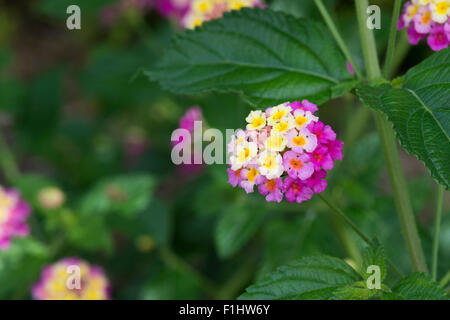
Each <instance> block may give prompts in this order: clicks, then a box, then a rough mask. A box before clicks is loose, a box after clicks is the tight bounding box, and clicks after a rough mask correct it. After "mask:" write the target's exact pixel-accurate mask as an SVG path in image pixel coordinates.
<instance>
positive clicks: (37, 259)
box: [0, 236, 50, 299]
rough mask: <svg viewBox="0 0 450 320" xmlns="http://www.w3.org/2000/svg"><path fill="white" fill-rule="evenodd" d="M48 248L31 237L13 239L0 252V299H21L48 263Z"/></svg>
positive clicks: (28, 291)
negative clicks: (7, 247) (8, 246)
mask: <svg viewBox="0 0 450 320" xmlns="http://www.w3.org/2000/svg"><path fill="white" fill-rule="evenodd" d="M49 259H50V255H49V252H48V248H47V247H46V246H45V245H43V244H42V243H40V242H38V241H37V240H35V239H33V238H32V237H31V236H28V237H25V238H15V239H14V240H13V241H12V243H11V247H10V248H9V249H8V250H3V251H2V250H0V283H1V286H0V299H11V298H12V299H23V298H24V297H25V296H27V295H28V294H29V293H30V287H31V286H32V285H33V283H34V282H36V281H37V280H38V279H39V275H40V273H41V271H42V268H43V266H44V265H45V264H46V263H48V262H49Z"/></svg>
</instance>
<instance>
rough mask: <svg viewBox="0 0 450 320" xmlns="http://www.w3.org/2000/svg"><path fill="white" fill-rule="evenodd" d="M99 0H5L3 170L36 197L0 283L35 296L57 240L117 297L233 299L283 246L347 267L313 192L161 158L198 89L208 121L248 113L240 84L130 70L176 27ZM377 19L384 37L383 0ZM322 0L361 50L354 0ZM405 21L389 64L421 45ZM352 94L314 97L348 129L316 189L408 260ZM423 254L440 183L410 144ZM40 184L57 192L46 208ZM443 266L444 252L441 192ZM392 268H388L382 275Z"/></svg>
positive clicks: (0, 41) (375, 150) (350, 245)
mask: <svg viewBox="0 0 450 320" xmlns="http://www.w3.org/2000/svg"><path fill="white" fill-rule="evenodd" d="M114 2H115V1H112V0H111V1H110V0H95V1H92V0H79V1H67V0H36V1H25V0H16V1H8V0H6V1H5V0H4V1H0V130H1V132H2V135H3V136H4V137H5V141H6V143H7V145H8V146H9V148H10V149H11V150H12V153H13V155H14V158H15V162H16V163H17V165H18V168H19V169H20V176H18V177H16V178H15V179H14V183H11V181H9V180H8V172H6V174H5V171H4V170H3V171H2V174H1V176H0V182H1V185H3V186H8V187H14V188H17V189H19V190H20V191H21V193H22V195H23V197H24V198H25V199H26V200H27V201H28V202H30V203H31V204H32V205H33V213H32V217H31V218H30V219H29V223H30V225H31V229H32V234H31V235H30V236H28V237H26V238H22V239H15V240H14V241H13V245H12V246H11V248H10V249H9V250H8V251H0V299H13V298H14V299H27V298H30V287H31V285H32V284H33V283H34V282H36V281H37V280H38V279H39V277H40V273H41V270H42V267H43V266H44V265H46V264H48V263H52V262H55V261H57V260H58V259H60V258H63V257H67V256H78V257H81V258H82V259H84V260H86V261H88V262H90V263H93V264H98V265H101V266H102V267H104V269H105V271H106V274H107V276H108V278H109V279H110V281H111V285H112V298H113V299H205V298H208V299H234V298H236V297H237V296H238V295H240V294H241V293H242V292H243V290H244V289H245V287H246V286H248V285H249V284H251V283H253V282H254V281H256V280H257V279H259V278H260V277H261V276H263V275H264V274H266V273H267V272H269V271H272V270H274V269H275V268H276V267H277V266H280V265H282V264H285V263H286V262H288V261H290V260H292V259H295V258H298V257H302V256H308V255H314V254H328V255H332V256H338V257H341V258H345V259H350V260H348V261H353V262H354V263H355V264H356V267H358V265H359V264H358V263H359V262H360V259H361V256H360V255H361V251H362V250H363V248H364V245H363V243H362V242H361V241H360V240H359V239H358V238H357V237H356V236H355V235H354V234H353V233H352V232H351V231H350V230H349V229H348V228H347V227H345V226H344V225H343V224H342V223H341V222H340V221H337V220H336V219H335V218H334V217H333V215H332V213H331V212H330V211H329V209H328V208H327V207H326V206H325V205H324V204H323V203H322V202H321V201H320V200H318V199H317V198H313V199H312V200H310V201H308V202H306V203H302V204H301V205H298V204H289V203H287V202H282V203H281V204H273V203H272V204H271V203H266V202H265V200H264V199H263V197H262V196H261V195H259V194H256V193H255V194H252V195H246V194H245V192H244V191H243V190H242V189H234V188H232V187H231V186H230V185H229V184H228V183H227V173H226V166H223V165H212V166H207V167H206V168H205V170H203V171H201V172H199V173H197V174H186V173H185V172H183V171H180V170H179V168H177V167H175V166H174V165H173V164H172V163H171V161H170V151H171V144H170V135H171V132H172V131H173V130H174V129H176V128H177V126H178V121H179V118H180V117H181V116H182V115H183V114H184V112H185V111H186V110H187V108H189V107H190V106H193V105H198V106H200V107H201V109H202V112H203V114H204V117H205V120H206V122H207V123H208V125H209V126H210V127H214V128H219V129H220V130H225V129H226V128H240V127H243V126H244V123H245V120H244V119H245V116H246V115H247V114H248V112H249V111H250V110H251V107H250V106H249V105H247V104H245V102H244V101H243V100H242V99H241V97H240V96H238V95H233V94H224V93H220V94H219V93H214V94H204V95H197V96H175V95H172V94H169V93H167V92H164V91H162V90H161V89H160V87H159V86H158V85H157V84H156V83H152V82H149V80H148V79H147V78H146V77H145V76H143V75H142V74H141V73H140V70H141V69H142V68H147V69H148V68H150V67H151V66H152V65H154V64H155V63H156V62H157V61H158V59H159V58H160V57H161V56H162V55H163V53H164V50H165V48H167V47H168V44H169V42H170V38H171V37H172V36H173V35H174V34H176V33H177V32H182V30H180V29H179V28H178V26H177V24H176V23H175V22H174V21H171V20H170V19H165V18H163V17H161V16H160V15H159V14H158V12H156V11H155V10H145V11H143V10H137V9H135V8H133V7H129V8H128V9H126V10H124V11H123V12H121V14H120V15H119V16H118V18H117V20H115V21H114V22H113V23H112V24H108V25H107V24H105V23H103V22H102V18H101V13H102V10H103V9H104V8H105V6H107V5H110V4H112V3H114ZM373 2H374V3H376V4H379V5H380V6H381V9H382V29H381V30H377V31H376V37H377V42H378V44H379V46H378V48H379V50H380V54H382V52H384V49H385V46H386V40H387V33H388V26H389V21H390V15H391V8H392V1H373ZM266 3H267V4H268V5H269V6H270V7H272V8H273V9H275V10H282V11H286V12H288V13H291V14H293V15H295V16H298V17H302V16H303V17H310V18H316V19H320V15H319V13H318V11H317V10H316V8H315V7H314V3H313V1H312V0H308V1H298V0H274V1H266ZM69 4H79V5H80V7H81V10H82V29H81V30H73V31H70V30H68V29H67V28H66V18H67V16H68V15H67V14H66V8H67V6H68V5H69ZM326 4H327V6H328V8H329V10H330V11H331V12H332V13H333V17H334V18H335V20H336V21H337V22H338V25H339V28H340V30H341V31H342V32H343V34H344V36H345V38H346V41H347V43H348V44H349V46H350V48H351V51H352V53H353V55H354V56H355V58H356V61H357V64H359V65H361V66H362V55H361V49H360V45H359V42H358V35H357V22H356V18H355V14H354V8H353V6H352V2H351V1H343V0H342V1H330V0H327V1H326ZM403 33H404V31H403V32H402V35H401V36H400V40H399V45H398V51H397V54H396V59H395V61H394V64H395V69H396V70H397V72H396V74H397V75H401V74H403V73H404V72H405V71H406V70H407V69H408V68H409V67H411V66H413V65H415V64H417V63H418V62H420V61H422V60H423V59H424V58H426V57H427V56H429V55H430V54H431V51H430V50H429V49H428V48H427V46H426V45H425V44H421V45H419V46H417V47H410V46H409V45H408V44H407V42H406V40H405V37H404V34H403ZM361 109H362V106H361V105H360V103H359V102H358V101H357V100H356V99H355V97H353V96H352V95H350V94H348V95H346V96H344V97H342V98H340V99H338V100H333V101H331V102H329V103H327V104H325V105H323V106H321V107H320V117H321V120H322V121H323V122H325V123H328V124H330V125H332V126H333V128H334V129H335V131H336V132H337V134H338V139H340V140H343V141H344V143H345V149H344V160H343V161H342V162H341V163H339V165H338V166H337V167H336V168H335V169H334V170H333V173H332V175H331V176H330V178H328V184H329V186H328V189H327V190H326V193H327V194H328V195H330V196H331V197H332V199H333V200H334V201H335V202H336V203H337V204H338V205H339V206H340V207H341V208H343V209H344V211H345V212H346V213H347V214H348V215H349V216H350V217H351V218H352V219H353V220H354V221H355V222H356V224H357V225H358V226H360V227H361V228H362V229H363V230H364V231H365V232H366V233H367V234H369V235H371V236H374V237H375V236H376V237H377V238H378V239H379V240H380V242H382V243H383V244H384V245H385V246H386V251H387V255H388V257H390V259H391V260H392V261H393V262H394V263H395V264H396V265H398V266H399V268H400V269H401V270H402V271H403V272H404V273H409V272H410V271H411V269H410V264H409V259H408V255H407V252H406V248H405V244H404V241H403V238H402V236H401V234H400V226H399V223H398V219H397V214H396V212H395V207H394V203H393V199H392V196H391V191H390V187H389V180H388V177H387V174H386V171H385V168H384V164H383V155H382V152H381V150H380V142H379V140H378V136H377V135H376V132H375V128H374V124H373V121H372V119H371V117H370V114H368V113H365V112H361V111H360V110H361ZM402 161H403V163H404V168H405V172H406V175H407V178H408V185H409V188H410V192H411V195H412V196H411V197H412V201H413V207H414V212H415V214H416V216H417V221H418V222H419V229H420V230H419V231H420V236H421V239H422V244H423V247H424V250H425V252H426V258H427V260H428V262H429V261H430V258H431V242H432V233H431V230H432V227H433V222H434V212H435V198H436V189H437V185H436V183H435V182H434V181H433V180H432V179H431V178H430V177H429V176H428V173H427V170H426V169H425V167H424V166H423V164H422V163H421V162H419V161H418V160H417V159H416V158H415V157H413V156H410V155H407V154H406V153H404V152H403V153H402ZM46 186H57V187H59V188H60V189H61V190H63V191H64V193H65V194H66V198H67V199H66V201H65V203H64V205H63V206H62V207H61V208H58V209H45V208H44V207H43V206H42V204H41V203H39V201H38V197H37V195H38V194H39V191H40V190H42V188H44V187H46ZM445 200H446V201H445V206H444V215H443V221H442V227H441V237H440V255H439V270H438V279H439V278H440V277H442V276H443V275H444V274H445V273H446V272H447V271H448V269H449V268H450V214H449V205H448V204H449V199H448V193H446V199H445ZM389 281H392V278H391V279H389V278H388V281H387V282H388V283H389Z"/></svg>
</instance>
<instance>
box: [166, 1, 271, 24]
mask: <svg viewBox="0 0 450 320" xmlns="http://www.w3.org/2000/svg"><path fill="white" fill-rule="evenodd" d="M172 1H173V0H172ZM255 6H259V7H262V6H263V4H262V2H261V1H260V0H193V1H191V3H190V6H189V8H188V10H187V13H186V15H185V16H184V17H183V19H182V23H181V24H182V26H183V27H184V28H187V29H193V28H195V27H198V26H201V25H202V24H203V23H204V22H205V21H209V20H211V19H218V18H220V17H222V15H223V14H224V13H225V12H228V11H232V10H240V9H241V8H243V7H255Z"/></svg>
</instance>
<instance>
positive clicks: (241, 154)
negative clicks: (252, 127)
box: [239, 148, 250, 162]
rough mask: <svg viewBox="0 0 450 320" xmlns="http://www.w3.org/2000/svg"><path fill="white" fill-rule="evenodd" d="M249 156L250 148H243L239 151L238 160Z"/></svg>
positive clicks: (243, 159)
mask: <svg viewBox="0 0 450 320" xmlns="http://www.w3.org/2000/svg"><path fill="white" fill-rule="evenodd" d="M249 156H250V149H249V148H244V149H243V150H241V152H239V161H240V162H244V161H245V160H246V159H247V158H248V157H249Z"/></svg>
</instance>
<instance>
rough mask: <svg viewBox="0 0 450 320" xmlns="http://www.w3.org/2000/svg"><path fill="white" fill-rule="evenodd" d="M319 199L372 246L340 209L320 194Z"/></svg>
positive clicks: (398, 271)
mask: <svg viewBox="0 0 450 320" xmlns="http://www.w3.org/2000/svg"><path fill="white" fill-rule="evenodd" d="M319 197H320V199H322V200H323V202H325V203H326V204H327V205H328V207H330V209H331V210H333V211H334V212H335V213H336V214H337V215H338V216H339V217H340V218H341V219H342V220H344V221H345V223H347V224H348V226H349V227H350V228H352V229H353V231H355V232H356V234H357V235H358V236H359V237H360V238H361V239H362V240H364V242H365V243H367V244H368V245H369V246H372V245H373V243H372V241H371V240H370V239H369V237H368V236H366V235H365V234H364V232H362V231H361V230H360V229H359V228H358V227H357V226H356V225H355V224H354V223H353V221H352V220H351V219H350V218H349V217H347V215H346V214H345V213H344V212H342V210H341V209H339V208H338V207H337V206H336V205H335V204H334V203H332V202H331V201H330V200H328V199H327V198H326V197H325V196H324V195H323V194H322V193H320V194H319ZM386 262H387V263H388V264H389V265H390V266H391V268H392V270H394V272H395V273H397V274H398V275H399V276H400V277H403V274H402V273H401V272H400V270H398V269H397V267H396V266H395V265H394V264H393V263H392V262H391V261H390V260H389V259H386Z"/></svg>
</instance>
